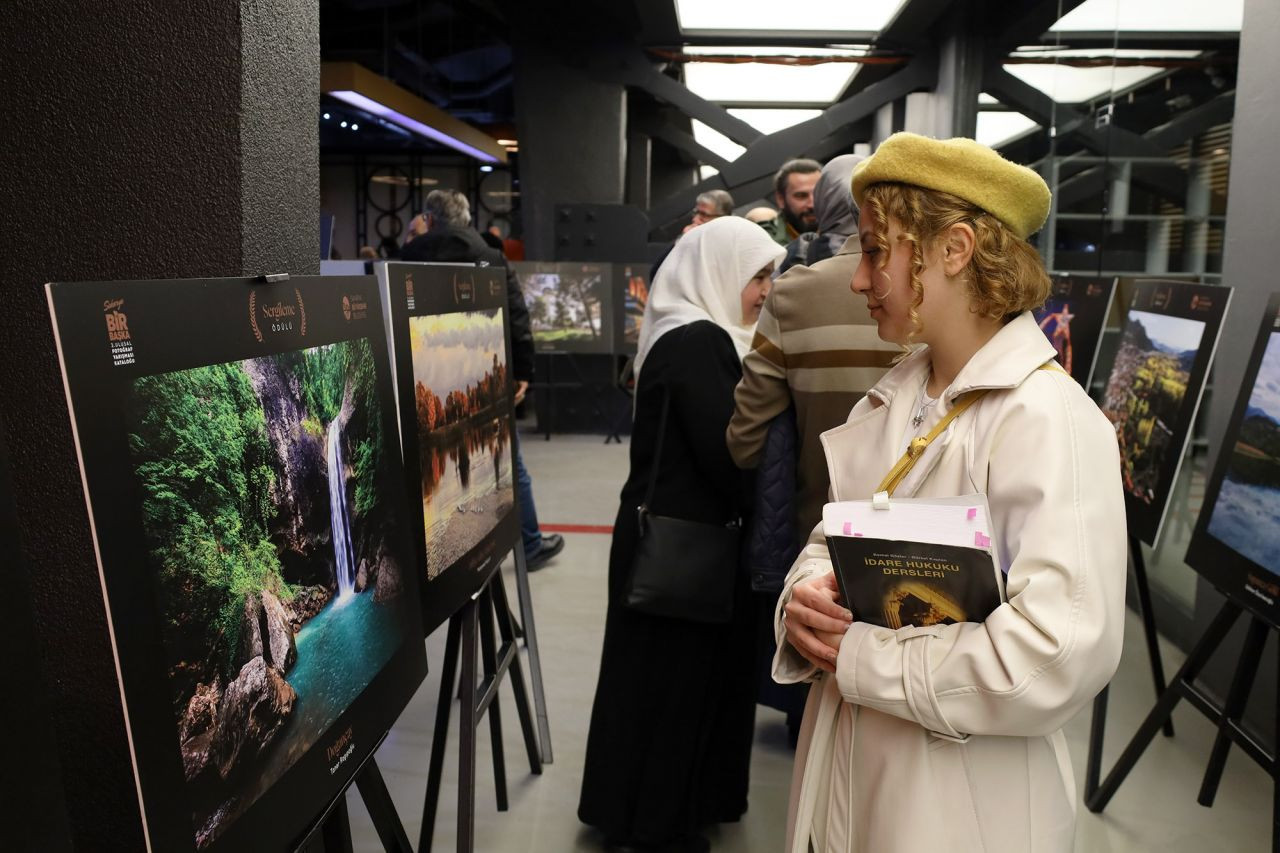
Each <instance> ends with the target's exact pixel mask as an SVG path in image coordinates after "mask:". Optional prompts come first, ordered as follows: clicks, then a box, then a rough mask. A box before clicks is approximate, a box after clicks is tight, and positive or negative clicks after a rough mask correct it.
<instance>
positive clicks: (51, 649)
mask: <svg viewBox="0 0 1280 853" xmlns="http://www.w3.org/2000/svg"><path fill="white" fill-rule="evenodd" d="M0 88H2V89H3V93H4V96H5V98H4V99H5V102H6V104H7V110H6V116H7V117H6V119H5V121H6V123H7V126H6V127H5V130H4V132H3V133H0V162H3V163H4V164H5V168H4V169H2V170H0V233H3V234H4V238H5V251H3V252H0V294H3V300H2V302H0V304H3V306H4V307H3V310H0V361H2V362H3V364H4V370H3V371H0V401H3V403H2V409H0V410H2V411H3V413H4V417H3V419H4V424H3V428H4V431H5V436H6V438H7V440H8V446H9V450H10V453H11V456H12V463H13V472H14V477H13V479H14V484H15V490H16V493H17V504H18V524H19V528H20V531H21V534H22V539H23V543H24V548H23V551H24V556H25V560H24V564H25V566H26V568H27V569H28V570H29V586H30V588H31V590H32V605H33V609H34V611H35V616H36V623H37V631H38V638H39V640H40V645H41V649H42V655H43V658H44V660H43V663H44V672H45V675H46V677H47V680H48V686H49V692H50V694H51V709H52V721H53V723H54V726H55V728H56V731H57V739H56V741H57V747H56V750H57V752H58V753H59V755H58V757H59V758H60V759H61V764H62V766H63V767H66V768H69V770H68V772H67V774H66V776H65V787H66V799H67V802H68V803H69V804H70V807H71V812H72V818H71V822H72V824H73V827H72V831H73V838H74V841H75V844H76V847H77V848H78V849H85V850H91V849H113V850H114V849H120V850H138V849H142V847H143V840H142V831H141V824H140V818H139V810H138V805H137V800H136V795H135V791H134V784H133V780H132V778H131V773H130V762H129V754H128V747H127V743H126V740H125V730H124V721H123V713H122V709H121V705H120V697H119V689H118V686H117V684H116V677H115V669H114V665H113V662H112V654H111V647H110V643H109V640H108V633H107V623H106V617H105V611H104V606H103V601H102V592H101V588H100V585H99V580H98V568H97V564H96V562H95V559H94V553H93V546H92V541H91V539H90V535H89V525H88V518H87V514H86V511H85V507H84V496H83V493H82V491H81V485H80V474H79V469H78V466H77V462H76V455H75V449H74V446H73V444H72V439H71V429H70V422H69V420H68V417H67V412H66V401H65V398H64V396H63V389H62V379H61V375H60V373H59V369H58V359H57V355H56V353H55V351H54V344H53V337H52V334H51V332H50V326H49V319H48V312H47V308H46V304H45V295H44V283H45V282H47V281H74V280H80V279H114V278H162V277H183V276H221V275H240V274H244V273H261V272H267V271H286V272H292V273H314V272H316V271H317V270H318V268H319V265H318V260H319V233H318V232H319V227H318V216H319V205H318V195H319V190H318V175H319V166H318V164H319V156H318V139H317V116H316V109H317V104H318V100H319V25H318V7H317V0H239V2H230V3H199V4H195V5H193V4H189V3H172V2H162V1H161V0H93V2H89V0H62V2H58V3H47V2H42V0H16V2H9V3H5V4H2V5H0ZM175 322H199V318H186V319H185V320H183V321H179V320H177V319H175ZM10 734H11V736H17V737H20V736H22V733H10ZM51 748H52V747H51ZM104 845H105V846H104Z"/></svg>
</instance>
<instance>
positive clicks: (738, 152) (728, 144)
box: [693, 119, 747, 161]
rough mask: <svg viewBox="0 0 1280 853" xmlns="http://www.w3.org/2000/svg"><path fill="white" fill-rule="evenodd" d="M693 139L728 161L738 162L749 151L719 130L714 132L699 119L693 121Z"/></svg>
mask: <svg viewBox="0 0 1280 853" xmlns="http://www.w3.org/2000/svg"><path fill="white" fill-rule="evenodd" d="M693 138H694V139H695V140H697V142H698V144H699V145H701V146H702V147H703V148H707V149H709V150H711V151H713V152H715V153H716V154H719V155H720V156H721V157H723V158H724V159H726V160H730V161H732V160H737V159H738V158H739V157H741V156H742V152H743V151H746V150H747V149H745V148H743V147H742V146H741V145H739V144H738V143H736V142H734V141H733V140H732V139H730V138H729V137H727V136H725V135H724V134H723V133H721V132H720V131H718V130H712V129H711V128H709V127H707V126H706V125H705V124H703V123H702V122H700V121H698V120H697V119H694V120H693Z"/></svg>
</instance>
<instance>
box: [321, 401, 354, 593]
mask: <svg viewBox="0 0 1280 853" xmlns="http://www.w3.org/2000/svg"><path fill="white" fill-rule="evenodd" d="M326 444H327V447H326V451H325V452H326V455H327V456H328V459H329V520H330V522H331V523H332V526H333V567H334V569H333V571H334V575H335V576H336V578H337V581H338V600H339V601H342V600H344V599H349V598H351V596H353V595H355V591H356V590H355V583H356V566H355V562H356V561H355V555H354V553H353V552H352V549H351V523H350V521H349V520H348V516H347V486H346V477H345V476H344V474H343V467H344V466H343V459H342V430H341V429H339V428H338V421H337V420H336V419H335V420H334V421H333V422H332V423H330V424H329V436H328V439H327V441H326Z"/></svg>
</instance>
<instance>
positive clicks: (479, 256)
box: [400, 225, 533, 382]
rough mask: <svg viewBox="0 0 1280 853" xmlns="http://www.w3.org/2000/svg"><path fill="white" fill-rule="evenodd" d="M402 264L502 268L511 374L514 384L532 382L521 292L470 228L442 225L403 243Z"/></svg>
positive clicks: (500, 259) (526, 313) (530, 346)
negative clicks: (425, 263)
mask: <svg viewBox="0 0 1280 853" xmlns="http://www.w3.org/2000/svg"><path fill="white" fill-rule="evenodd" d="M400 260H402V261H434V262H436V263H472V264H477V263H485V264H489V265H490V266H495V267H502V268H503V269H504V270H506V272H507V313H508V314H510V315H511V375H512V376H514V377H515V378H516V380H517V381H524V382H532V381H533V332H532V330H531V328H530V326H529V309H528V308H527V307H526V306H525V304H524V293H523V292H522V291H521V290H520V282H518V281H516V274H515V272H514V271H513V270H512V269H511V267H510V266H508V265H507V259H506V258H505V257H503V255H502V253H501V252H499V251H498V250H497V249H494V248H491V247H490V246H488V245H487V244H486V243H485V242H484V240H483V239H481V237H480V235H479V234H478V233H477V232H476V231H475V230H474V229H471V228H457V227H455V226H453V225H442V226H437V227H436V228H432V229H431V230H430V231H428V232H427V233H426V234H423V235H421V236H419V237H415V238H414V239H413V240H410V241H409V242H408V243H406V244H405V247H404V250H403V251H401V253H400Z"/></svg>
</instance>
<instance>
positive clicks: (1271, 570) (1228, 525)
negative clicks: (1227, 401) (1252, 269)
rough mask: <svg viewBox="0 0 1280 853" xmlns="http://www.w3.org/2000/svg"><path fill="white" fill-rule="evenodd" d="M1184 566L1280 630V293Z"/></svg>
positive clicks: (1256, 347)
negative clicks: (1189, 567) (1193, 570)
mask: <svg viewBox="0 0 1280 853" xmlns="http://www.w3.org/2000/svg"><path fill="white" fill-rule="evenodd" d="M1187 565H1189V566H1191V567H1192V568H1193V569H1195V570H1196V571H1197V572H1199V573H1200V574H1201V575H1203V576H1204V577H1205V579H1207V580H1208V581H1209V582H1210V583H1212V584H1213V585H1214V586H1215V587H1217V588H1218V589H1219V590H1220V591H1221V592H1222V593H1223V594H1225V595H1227V596H1229V597H1230V598H1232V599H1233V600H1235V601H1236V602H1237V603H1238V604H1240V605H1242V606H1243V607H1244V608H1245V609H1246V610H1249V611H1251V612H1253V613H1254V614H1256V615H1258V616H1260V617H1262V618H1263V619H1264V620H1266V621H1267V622H1268V623H1270V624H1271V625H1272V626H1273V627H1280V294H1275V295H1273V296H1272V297H1271V299H1270V301H1269V302H1268V304H1267V310H1266V314H1265V315H1264V316H1263V318H1262V327H1261V329H1260V330H1259V333H1258V339H1257V342H1256V343H1255V344H1254V348H1253V353H1252V355H1251V356H1250V357H1249V364H1248V366H1247V367H1246V368H1245V373H1244V377H1243V386H1242V387H1241V389H1240V396H1239V398H1238V399H1237V401H1236V405H1235V409H1234V410H1233V412H1232V415H1231V420H1230V422H1229V423H1228V425H1227V430H1226V433H1225V434H1224V436H1223V440H1222V446H1221V448H1220V449H1219V451H1218V460H1217V464H1216V465H1215V466H1214V469H1213V475H1212V476H1211V477H1210V479H1209V482H1208V486H1207V488H1206V491H1205V498H1204V509H1203V510H1201V512H1200V518H1199V521H1198V522H1197V524H1196V529H1195V532H1194V533H1193V534H1192V537H1191V544H1190V546H1189V548H1188V550H1187Z"/></svg>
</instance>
